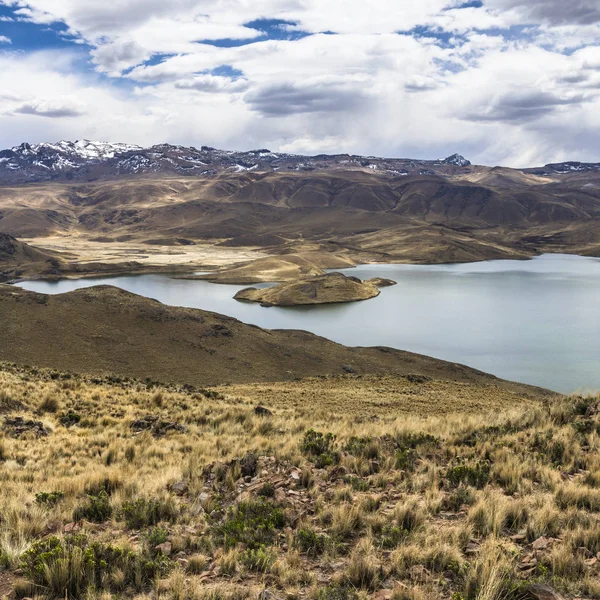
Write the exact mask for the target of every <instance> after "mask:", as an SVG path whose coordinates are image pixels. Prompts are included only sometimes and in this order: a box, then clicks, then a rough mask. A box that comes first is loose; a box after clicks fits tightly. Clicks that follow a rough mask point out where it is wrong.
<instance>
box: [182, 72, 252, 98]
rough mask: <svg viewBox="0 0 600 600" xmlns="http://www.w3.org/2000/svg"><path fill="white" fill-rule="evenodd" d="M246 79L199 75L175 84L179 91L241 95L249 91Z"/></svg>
mask: <svg viewBox="0 0 600 600" xmlns="http://www.w3.org/2000/svg"><path fill="white" fill-rule="evenodd" d="M248 86H249V84H248V81H247V80H246V79H243V78H240V79H232V78H230V77H224V76H221V75H212V74H204V75H197V76H196V77H192V78H190V79H182V80H181V81H177V82H176V83H175V88H176V89H179V90H194V91H196V92H205V93H213V94H215V93H216V94H224V93H240V92H244V91H245V90H247V89H248Z"/></svg>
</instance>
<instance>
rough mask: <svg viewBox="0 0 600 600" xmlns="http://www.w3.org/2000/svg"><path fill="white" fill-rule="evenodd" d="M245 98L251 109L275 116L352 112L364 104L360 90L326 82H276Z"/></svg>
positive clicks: (364, 99) (363, 95)
mask: <svg viewBox="0 0 600 600" xmlns="http://www.w3.org/2000/svg"><path fill="white" fill-rule="evenodd" d="M244 101H245V102H246V103H247V104H248V105H249V106H250V108H251V109H252V110H254V111H257V112H259V113H261V114H263V115H265V116H267V117H277V116H286V115H297V114H304V113H332V112H344V111H351V110H353V109H356V108H360V107H361V106H362V105H364V104H365V102H366V95H365V93H364V92H363V91H361V90H360V89H349V88H347V87H342V86H339V85H336V84H329V83H317V84H314V85H306V84H302V85H299V84H296V83H278V84H276V85H267V86H264V87H261V88H259V89H257V90H254V91H252V92H249V93H248V94H246V96H244Z"/></svg>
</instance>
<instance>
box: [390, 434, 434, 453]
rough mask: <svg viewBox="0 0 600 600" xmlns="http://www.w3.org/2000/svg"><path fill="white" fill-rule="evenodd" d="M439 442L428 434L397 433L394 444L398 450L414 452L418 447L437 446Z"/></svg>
mask: <svg viewBox="0 0 600 600" xmlns="http://www.w3.org/2000/svg"><path fill="white" fill-rule="evenodd" d="M439 443H440V440H439V439H438V438H436V437H435V436H434V435H431V434H430V433H399V434H397V435H396V444H397V446H398V448H399V449H400V450H406V449H411V450H415V449H416V448H418V447H419V446H425V445H431V446H437V445H438V444H439Z"/></svg>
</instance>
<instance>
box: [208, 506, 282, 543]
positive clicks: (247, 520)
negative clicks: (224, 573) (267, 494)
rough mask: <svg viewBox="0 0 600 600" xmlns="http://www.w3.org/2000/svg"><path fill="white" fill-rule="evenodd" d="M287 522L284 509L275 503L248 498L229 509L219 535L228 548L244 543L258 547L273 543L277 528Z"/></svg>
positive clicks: (280, 527)
mask: <svg viewBox="0 0 600 600" xmlns="http://www.w3.org/2000/svg"><path fill="white" fill-rule="evenodd" d="M285 523H286V520H285V515H284V514H283V511H282V510H281V508H279V507H278V506H276V505H275V504H273V503H271V502H269V501H267V500H264V499H260V500H248V501H245V502H240V503H239V504H238V505H237V506H235V507H233V508H231V509H229V512H228V513H227V517H226V519H225V522H224V523H223V525H222V526H221V527H220V528H219V529H218V535H219V537H220V538H221V539H222V542H223V545H224V546H225V547H226V548H233V547H234V546H236V545H237V544H244V545H245V546H246V547H248V548H250V549H257V548H260V547H261V546H265V545H269V544H271V543H272V542H273V540H274V538H275V532H276V530H277V529H282V528H283V527H284V525H285Z"/></svg>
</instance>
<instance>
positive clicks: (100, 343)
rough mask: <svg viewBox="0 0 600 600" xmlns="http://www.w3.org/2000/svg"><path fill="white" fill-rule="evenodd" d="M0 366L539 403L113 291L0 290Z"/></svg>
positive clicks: (468, 376) (460, 372) (390, 354)
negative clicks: (336, 380) (365, 385)
mask: <svg viewBox="0 0 600 600" xmlns="http://www.w3.org/2000/svg"><path fill="white" fill-rule="evenodd" d="M0 314H2V319H1V320H0V338H1V339H2V340H3V343H2V344H1V345H0V360H4V361H11V362H16V363H19V364H33V365H38V366H44V367H53V368H56V369H61V370H68V371H72V372H73V371H74V372H85V373H100V374H101V373H113V374H115V375H121V376H127V377H136V378H139V379H145V378H150V379H151V380H155V381H156V380H157V381H166V382H172V381H175V382H179V383H190V384H194V385H211V384H220V383H225V382H232V383H246V382H248V383H249V382H256V381H285V380H292V379H295V378H297V377H306V376H317V375H336V374H343V373H347V372H352V373H357V374H374V375H399V376H402V375H407V374H411V373H418V374H422V375H426V376H429V377H434V378H436V379H444V380H451V381H458V382H469V383H477V384H490V385H493V386H499V387H501V388H503V389H507V390H515V391H517V392H519V393H523V394H525V393H529V394H534V395H537V394H542V396H543V395H544V392H542V391H540V390H537V388H532V387H530V386H524V385H518V384H513V383H510V382H506V381H502V380H500V379H497V378H495V377H492V376H490V375H486V374H484V373H481V372H479V371H476V370H474V369H470V368H468V367H464V366H461V365H457V364H453V363H447V362H444V361H440V360H435V359H433V358H428V357H424V356H420V355H416V354H411V353H409V352H402V351H399V350H392V349H389V348H347V347H345V346H341V345H339V344H335V343H333V342H330V341H328V340H326V339H324V338H320V337H318V336H315V335H313V334H310V333H307V332H302V331H287V330H286V331H275V330H273V331H270V330H264V329H260V328H258V327H255V326H251V325H246V324H244V323H241V322H240V321H237V320H236V319H233V318H230V317H225V316H222V315H218V314H215V313H209V312H206V311H201V310H193V309H183V308H173V307H168V306H165V305H163V304H160V303H159V302H157V301H155V300H150V299H147V298H143V297H141V296H136V295H134V294H130V293H128V292H125V291H123V290H120V289H117V288H112V287H107V286H103V287H93V288H88V289H80V290H77V291H75V292H70V293H68V294H61V295H56V296H47V295H43V294H36V293H33V292H26V291H24V290H21V289H19V288H13V287H11V286H0Z"/></svg>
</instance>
